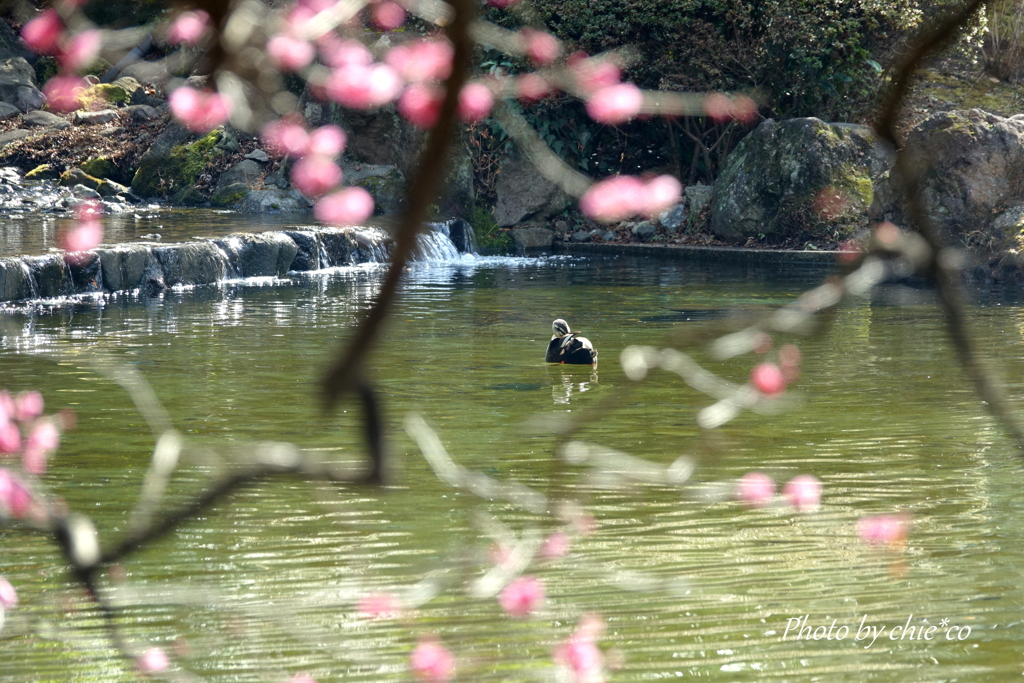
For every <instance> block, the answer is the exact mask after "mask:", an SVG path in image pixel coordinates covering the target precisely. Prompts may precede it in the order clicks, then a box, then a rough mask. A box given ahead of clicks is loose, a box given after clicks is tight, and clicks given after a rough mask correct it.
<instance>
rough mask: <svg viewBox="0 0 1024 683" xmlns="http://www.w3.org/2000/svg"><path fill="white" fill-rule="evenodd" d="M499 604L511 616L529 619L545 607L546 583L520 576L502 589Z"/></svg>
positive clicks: (530, 577)
mask: <svg viewBox="0 0 1024 683" xmlns="http://www.w3.org/2000/svg"><path fill="white" fill-rule="evenodd" d="M498 603H499V604H500V605H501V608H502V609H503V610H505V613H506V614H508V615H509V616H512V617H528V616H530V615H531V614H533V613H534V612H536V611H537V610H538V609H540V608H541V607H542V606H543V605H544V582H543V581H541V580H540V579H538V578H536V577H534V576H520V577H519V578H517V579H515V580H514V581H512V583H510V584H508V585H507V586H505V587H504V588H503V589H502V591H501V594H500V595H499V596H498Z"/></svg>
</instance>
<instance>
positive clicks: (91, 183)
mask: <svg viewBox="0 0 1024 683" xmlns="http://www.w3.org/2000/svg"><path fill="white" fill-rule="evenodd" d="M57 184H58V185H60V186H62V187H74V186H75V185H84V186H85V187H88V188H89V189H90V190H98V189H99V187H100V185H102V184H103V181H102V180H100V179H99V178H94V177H93V176H91V175H89V174H88V173H86V172H85V171H83V170H82V169H80V168H72V169H68V170H67V171H64V172H63V173H61V174H60V180H58V181H57Z"/></svg>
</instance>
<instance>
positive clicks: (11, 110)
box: [0, 102, 21, 121]
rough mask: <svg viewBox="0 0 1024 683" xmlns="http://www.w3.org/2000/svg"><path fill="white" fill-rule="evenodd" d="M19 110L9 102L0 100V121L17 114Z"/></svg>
mask: <svg viewBox="0 0 1024 683" xmlns="http://www.w3.org/2000/svg"><path fill="white" fill-rule="evenodd" d="M20 113H21V110H20V109H18V108H17V107H16V106H14V105H13V104H11V103H9V102H0V121H6V120H7V119H9V118H11V117H12V116H17V115H18V114H20Z"/></svg>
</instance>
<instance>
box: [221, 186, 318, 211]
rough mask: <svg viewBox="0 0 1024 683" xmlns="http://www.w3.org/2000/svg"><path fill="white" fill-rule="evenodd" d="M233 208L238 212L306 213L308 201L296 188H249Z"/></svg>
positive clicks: (308, 207)
mask: <svg viewBox="0 0 1024 683" xmlns="http://www.w3.org/2000/svg"><path fill="white" fill-rule="evenodd" d="M235 209H236V210H237V211H238V212H239V213H307V212H309V209H310V203H309V200H308V199H306V198H305V197H303V196H302V193H301V192H299V191H298V190H279V189H269V190H249V191H248V192H247V193H246V195H245V197H243V198H242V201H241V202H239V203H238V204H237V205H235Z"/></svg>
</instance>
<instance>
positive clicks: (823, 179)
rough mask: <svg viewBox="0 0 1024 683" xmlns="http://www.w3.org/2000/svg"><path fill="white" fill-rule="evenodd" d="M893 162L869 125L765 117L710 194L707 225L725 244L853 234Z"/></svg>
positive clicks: (862, 223) (864, 219)
mask: <svg viewBox="0 0 1024 683" xmlns="http://www.w3.org/2000/svg"><path fill="white" fill-rule="evenodd" d="M893 160H894V155H893V153H892V150H890V149H889V148H888V147H887V146H886V145H884V144H883V143H881V142H880V141H878V139H877V138H876V137H875V135H874V132H873V130H872V129H871V128H869V127H867V126H857V125H852V124H827V123H825V122H823V121H821V120H819V119H815V118H800V119H789V120H787V121H781V122H778V123H776V122H775V121H773V120H772V119H768V120H766V121H764V122H762V123H761V125H759V126H758V127H757V128H756V129H754V131H753V132H751V133H750V134H749V135H747V137H745V138H744V139H743V140H742V141H741V142H740V143H739V144H738V145H737V146H736V149H735V150H733V152H732V154H730V155H729V158H728V159H727V160H726V163H725V167H724V168H723V169H722V173H721V174H720V175H719V178H718V181H717V182H716V183H715V187H714V191H713V194H712V198H711V230H712V232H714V233H715V235H717V236H718V237H720V238H722V239H725V240H731V241H743V240H745V239H746V238H748V237H752V236H757V235H764V236H766V237H768V238H769V239H772V240H782V239H786V238H790V237H804V236H816V237H818V238H825V239H836V238H844V237H848V236H851V235H852V234H853V233H854V232H855V231H856V230H858V229H860V228H863V227H866V226H867V225H868V219H869V209H870V208H871V205H872V201H873V199H874V185H875V183H878V182H881V181H882V180H883V178H884V175H885V173H886V171H888V169H889V168H890V167H891V165H892V163H893ZM692 211H693V209H692V207H691V212H692ZM691 215H694V214H693V213H691Z"/></svg>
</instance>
